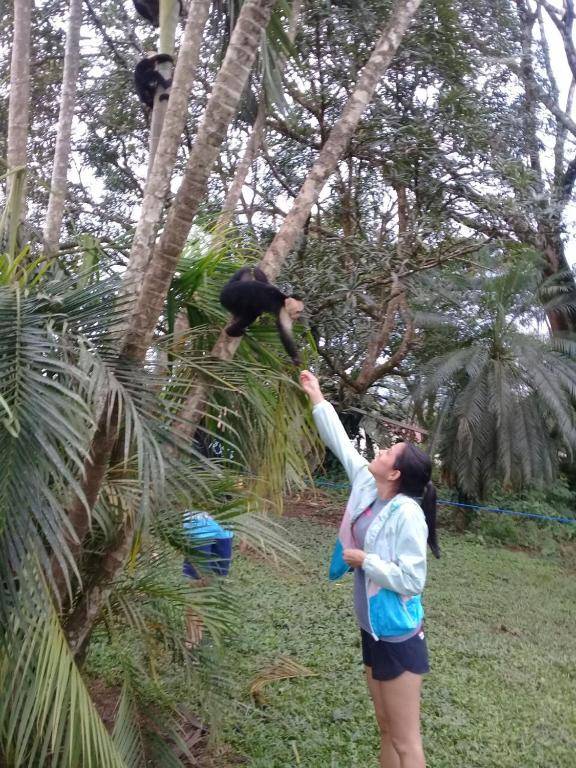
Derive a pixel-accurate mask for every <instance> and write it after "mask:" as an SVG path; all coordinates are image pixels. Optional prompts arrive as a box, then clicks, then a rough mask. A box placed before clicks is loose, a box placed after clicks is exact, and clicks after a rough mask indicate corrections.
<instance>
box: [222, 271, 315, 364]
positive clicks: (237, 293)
mask: <svg viewBox="0 0 576 768" xmlns="http://www.w3.org/2000/svg"><path fill="white" fill-rule="evenodd" d="M220 303H221V304H222V306H223V307H224V308H225V309H227V310H228V311H229V312H231V313H232V315H233V316H234V319H233V321H232V323H230V325H229V326H228V327H227V328H226V333H227V334H228V336H242V335H243V334H244V331H245V330H246V329H247V328H248V327H249V326H250V325H252V323H253V322H254V321H255V320H256V319H257V318H258V317H260V315H262V314H263V313H264V312H269V313H270V314H272V315H274V316H275V317H276V327H277V329H278V335H279V336H280V341H281V342H282V344H283V346H284V349H285V350H286V352H287V353H288V355H289V356H290V358H291V360H292V362H293V363H294V365H300V356H299V354H298V350H297V348H296V345H295V343H294V339H293V337H292V323H293V322H294V321H296V320H298V318H299V317H300V315H301V314H302V311H303V310H304V303H303V302H302V300H301V299H300V297H299V296H295V295H293V296H287V295H286V294H285V293H282V291H281V290H280V289H279V288H276V286H275V285H272V283H270V281H269V280H268V278H267V277H266V274H265V273H264V272H263V271H262V270H261V269H259V268H258V267H242V269H239V270H238V271H237V272H235V273H234V274H233V275H232V277H231V278H230V280H228V282H227V283H226V285H225V286H224V287H223V288H222V291H221V293H220Z"/></svg>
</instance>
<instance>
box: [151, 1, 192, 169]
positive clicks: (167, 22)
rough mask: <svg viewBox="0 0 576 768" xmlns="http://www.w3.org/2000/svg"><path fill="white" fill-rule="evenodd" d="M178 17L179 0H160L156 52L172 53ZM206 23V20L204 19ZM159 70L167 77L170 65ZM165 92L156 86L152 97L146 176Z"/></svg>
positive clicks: (159, 128)
mask: <svg viewBox="0 0 576 768" xmlns="http://www.w3.org/2000/svg"><path fill="white" fill-rule="evenodd" d="M179 18H180V0H160V44H159V46H158V53H168V54H170V55H171V56H173V55H174V40H175V38H176V27H177V26H178V19H179ZM204 23H206V20H204ZM203 27H204V24H202V28H203ZM159 70H160V72H161V73H162V75H164V77H166V78H167V77H169V75H170V72H171V71H172V66H171V65H170V63H169V62H168V63H167V64H160V66H159ZM163 93H165V91H164V89H163V88H158V90H157V91H156V95H155V97H154V109H153V110H152V119H151V121H150V151H149V154H148V177H149V176H150V174H151V173H152V168H153V167H154V156H155V154H156V150H157V149H158V142H159V141H160V135H161V133H162V125H163V124H164V117H165V116H166V110H167V109H168V102H167V101H166V100H165V99H162V100H160V96H161V95H162V94H163Z"/></svg>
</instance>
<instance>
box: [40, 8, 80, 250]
mask: <svg viewBox="0 0 576 768" xmlns="http://www.w3.org/2000/svg"><path fill="white" fill-rule="evenodd" d="M81 26H82V0H70V11H69V16H68V30H67V32H66V50H65V54H64V74H63V78H62V95H61V98H60V113H59V115H58V132H57V134H56V149H55V152H54V167H53V169H52V181H51V183H50V197H49V199H48V211H47V213H46V225H45V227H44V250H45V252H46V254H47V255H51V254H53V253H55V252H56V251H57V250H58V243H59V239H60V230H61V228H62V219H63V216H64V204H65V202H66V181H67V176H68V161H69V158H70V148H71V136H72V121H73V119H74V105H75V102H76V85H77V81H78V71H79V69H80V28H81Z"/></svg>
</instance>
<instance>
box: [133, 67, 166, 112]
mask: <svg viewBox="0 0 576 768" xmlns="http://www.w3.org/2000/svg"><path fill="white" fill-rule="evenodd" d="M166 62H170V63H171V64H174V59H173V58H172V56H170V54H168V53H148V54H147V55H146V56H145V58H143V59H140V61H139V62H138V64H136V68H135V70H134V86H135V88H136V93H137V94H138V97H139V98H140V101H141V102H142V103H143V104H145V105H146V106H147V107H149V108H150V109H152V107H153V106H154V96H155V94H156V89H157V88H158V87H159V86H161V87H162V88H170V86H171V85H172V78H170V79H166V78H165V77H164V76H163V75H162V74H161V73H160V72H158V70H157V69H156V65H157V64H165V63H166ZM167 98H168V94H167V93H163V94H161V96H160V99H161V100H162V101H165V100H166V99H167Z"/></svg>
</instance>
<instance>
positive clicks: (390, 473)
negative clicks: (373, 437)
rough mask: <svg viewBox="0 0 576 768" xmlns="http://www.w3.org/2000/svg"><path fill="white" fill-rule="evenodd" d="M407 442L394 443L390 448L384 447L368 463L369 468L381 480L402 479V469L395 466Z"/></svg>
mask: <svg viewBox="0 0 576 768" xmlns="http://www.w3.org/2000/svg"><path fill="white" fill-rule="evenodd" d="M404 445H405V443H394V445H392V446H390V448H382V450H380V451H379V452H378V454H377V455H376V457H375V458H374V459H372V461H371V462H370V464H368V469H369V470H370V472H372V474H373V475H374V478H375V479H376V480H379V481H380V482H388V483H395V482H397V481H398V480H399V479H400V471H399V470H398V469H395V468H394V466H395V464H396V461H397V460H398V458H399V456H400V454H401V453H402V451H403V450H404Z"/></svg>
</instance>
